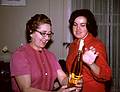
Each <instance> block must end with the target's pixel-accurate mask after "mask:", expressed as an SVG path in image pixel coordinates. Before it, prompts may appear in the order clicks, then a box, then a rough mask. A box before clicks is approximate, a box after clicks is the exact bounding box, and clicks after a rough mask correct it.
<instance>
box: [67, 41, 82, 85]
mask: <svg viewBox="0 0 120 92" xmlns="http://www.w3.org/2000/svg"><path fill="white" fill-rule="evenodd" d="M83 46H84V40H83V39H80V44H79V49H78V54H77V56H76V57H75V59H74V61H73V64H72V67H71V72H70V74H69V79H68V87H71V86H75V85H76V84H77V81H78V80H80V77H81V74H82V59H81V58H82V52H83V51H82V49H83Z"/></svg>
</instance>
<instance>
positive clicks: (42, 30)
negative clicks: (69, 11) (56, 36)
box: [31, 24, 52, 50]
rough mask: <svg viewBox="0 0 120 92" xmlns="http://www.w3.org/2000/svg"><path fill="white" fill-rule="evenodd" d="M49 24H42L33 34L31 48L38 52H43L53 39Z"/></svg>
mask: <svg viewBox="0 0 120 92" xmlns="http://www.w3.org/2000/svg"><path fill="white" fill-rule="evenodd" d="M51 29H52V28H51V26H50V25H49V24H40V25H39V26H38V28H37V30H36V31H35V32H34V33H33V34H31V37H32V42H31V46H32V47H33V48H34V49H36V50H42V48H44V47H45V45H46V44H47V42H48V41H49V40H50V39H51V35H52V31H51Z"/></svg>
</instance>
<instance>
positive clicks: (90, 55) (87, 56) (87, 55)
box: [83, 46, 99, 65]
mask: <svg viewBox="0 0 120 92" xmlns="http://www.w3.org/2000/svg"><path fill="white" fill-rule="evenodd" d="M98 54H99V53H98V52H96V49H95V48H94V47H92V46H91V47H90V48H89V49H88V48H85V52H84V54H83V62H84V63H86V64H88V65H90V64H93V63H94V62H95V59H96V57H97V56H98Z"/></svg>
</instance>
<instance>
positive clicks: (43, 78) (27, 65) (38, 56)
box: [10, 44, 61, 92]
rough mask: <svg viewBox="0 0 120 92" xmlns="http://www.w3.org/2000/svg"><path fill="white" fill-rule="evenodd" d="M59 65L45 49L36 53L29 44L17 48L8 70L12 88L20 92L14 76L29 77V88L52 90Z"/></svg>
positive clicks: (53, 56) (15, 91)
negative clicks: (26, 75) (27, 75)
mask: <svg viewBox="0 0 120 92" xmlns="http://www.w3.org/2000/svg"><path fill="white" fill-rule="evenodd" d="M60 68H61V67H60V65H59V63H58V60H57V59H56V57H55V55H54V54H53V53H51V52H49V51H48V50H47V49H43V51H41V52H38V51H36V50H34V49H33V48H32V47H31V46H30V45H29V44H27V45H24V46H22V47H20V48H18V49H17V50H16V51H15V52H14V53H13V55H12V57H11V61H10V70H11V76H12V88H13V91H14V92H20V91H19V88H18V86H17V84H16V82H15V78H14V76H21V75H25V74H29V75H31V86H32V87H33V88H37V89H41V90H52V88H53V83H54V80H55V79H56V78H57V70H58V69H60Z"/></svg>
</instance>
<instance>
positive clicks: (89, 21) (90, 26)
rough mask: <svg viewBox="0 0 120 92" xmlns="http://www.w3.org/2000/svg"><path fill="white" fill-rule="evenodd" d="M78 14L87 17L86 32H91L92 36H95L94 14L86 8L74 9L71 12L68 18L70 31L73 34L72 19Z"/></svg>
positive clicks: (96, 27) (96, 28)
mask: <svg viewBox="0 0 120 92" xmlns="http://www.w3.org/2000/svg"><path fill="white" fill-rule="evenodd" d="M79 16H84V17H85V18H86V19H87V29H88V32H89V33H91V34H92V35H93V36H94V37H96V36H97V35H98V33H97V30H98V26H97V24H96V20H95V17H94V15H93V14H92V12H91V11H90V10H88V9H80V10H75V11H73V12H72V14H71V16H70V19H69V28H70V31H71V33H72V34H73V32H72V31H73V24H74V20H75V19H76V18H77V17H79ZM73 37H74V36H73Z"/></svg>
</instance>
